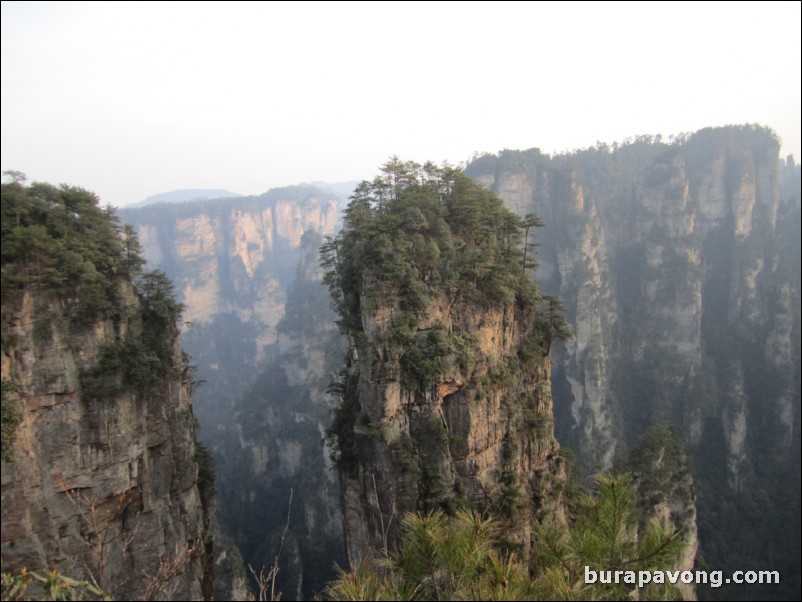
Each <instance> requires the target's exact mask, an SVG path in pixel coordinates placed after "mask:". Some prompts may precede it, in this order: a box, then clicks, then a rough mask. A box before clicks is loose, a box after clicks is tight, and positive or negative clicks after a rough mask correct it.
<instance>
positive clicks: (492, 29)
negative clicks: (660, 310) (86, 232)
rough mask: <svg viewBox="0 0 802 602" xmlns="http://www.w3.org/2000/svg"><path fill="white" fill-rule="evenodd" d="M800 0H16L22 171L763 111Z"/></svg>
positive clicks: (333, 157) (9, 15) (781, 105)
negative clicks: (679, 0)
mask: <svg viewBox="0 0 802 602" xmlns="http://www.w3.org/2000/svg"><path fill="white" fill-rule="evenodd" d="M800 6H801V4H800V2H755V3H752V2H713V3H703V2H691V3H673V2H649V3H635V2H622V3H618V2H611V3H596V2H594V3H588V4H585V3H572V2H557V3H548V2H532V3H529V2H520V1H518V2H444V3H436V2H423V3H412V2H403V3H396V2H354V3H351V2H343V3H335V2H325V3H317V2H309V3H306V2H293V3H284V2H264V3H263V2H242V3H240V2H176V3H172V2H154V3H148V2H6V1H5V0H4V1H3V2H2V20H1V23H2V37H1V38H0V43H1V44H2V55H1V56H2V86H1V87H0V90H1V91H2V127H1V128H0V136H1V137H2V157H0V167H2V170H9V169H13V170H18V171H22V172H24V173H25V174H27V176H28V178H29V179H30V180H35V181H43V182H51V183H54V184H57V183H67V184H72V185H76V186H81V187H83V188H86V189H88V190H91V191H93V192H95V193H97V194H98V196H99V197H100V198H101V201H102V202H103V203H104V204H105V203H111V204H113V205H116V206H122V205H125V204H127V203H131V202H136V201H140V200H142V199H144V198H145V197H147V196H150V195H153V194H157V193H160V192H167V191H171V190H176V189H182V188H225V189H228V190H231V191H233V192H237V193H240V194H259V193H262V192H264V191H266V190H268V189H269V188H272V187H276V186H286V185H291V184H297V183H301V182H310V181H315V180H322V181H328V182H340V181H348V180H362V179H372V177H373V176H374V175H375V173H376V172H377V168H378V166H379V165H381V164H382V163H383V162H384V161H386V160H387V159H388V158H389V157H390V156H392V155H398V156H399V157H401V158H402V159H411V160H416V161H426V160H433V161H435V162H441V161H449V162H450V163H452V164H459V163H461V162H464V161H467V160H469V159H470V158H471V157H472V156H473V155H474V154H475V153H477V152H479V153H483V152H497V151H499V150H502V149H505V148H509V149H526V148H532V147H538V148H540V149H541V150H542V151H544V152H549V153H559V152H565V151H570V150H574V149H577V148H585V147H588V146H593V145H595V144H596V142H597V141H600V142H606V143H612V142H616V141H618V142H620V141H622V140H624V139H626V138H627V137H632V136H636V135H640V134H653V135H656V134H662V135H663V136H664V137H668V136H670V135H674V134H678V133H682V132H692V131H695V130H698V129H700V128H703V127H707V126H717V125H727V124H733V123H759V124H761V125H767V126H769V127H771V128H773V129H774V130H775V132H777V134H778V135H779V136H780V138H781V140H782V141H783V148H782V151H781V153H782V156H785V155H787V154H793V155H795V158H796V160H797V161H799V159H800V156H802V155H801V154H800V137H801V136H800V129H802V126H800V115H801V114H802V102H801V101H800V97H801V94H800V88H801V87H802V86H801V84H800V73H802V68H801V67H800V55H801V54H802V53H801V52H800V49H801V48H802V40H801V39H800V23H801V22H802V17H801V16H800Z"/></svg>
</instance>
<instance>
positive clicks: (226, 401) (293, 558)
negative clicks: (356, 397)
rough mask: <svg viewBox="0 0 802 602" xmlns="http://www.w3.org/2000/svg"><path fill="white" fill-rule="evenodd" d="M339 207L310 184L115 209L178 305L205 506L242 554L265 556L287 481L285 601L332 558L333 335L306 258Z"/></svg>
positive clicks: (322, 577) (338, 554)
mask: <svg viewBox="0 0 802 602" xmlns="http://www.w3.org/2000/svg"><path fill="white" fill-rule="evenodd" d="M339 213H340V202H339V200H338V199H337V198H336V197H334V196H332V195H331V194H327V193H323V192H321V191H320V190H318V189H316V188H312V187H308V186H297V187H289V188H282V189H275V190H271V191H270V192H268V193H266V194H264V195H261V196H259V197H248V198H236V199H216V200H211V201H204V202H190V203H185V204H181V205H156V206H149V207H145V208H142V209H139V210H136V211H123V212H122V217H123V219H125V220H126V221H127V222H129V223H131V224H133V225H134V226H135V227H136V229H137V231H138V233H139V236H140V240H141V242H142V245H143V249H144V255H145V257H146V258H147V259H148V263H149V266H150V267H158V268H161V269H163V270H165V271H166V272H167V273H168V274H169V275H170V276H171V277H172V278H173V280H174V281H175V282H176V285H177V288H178V291H179V297H180V298H181V300H182V301H183V302H184V303H185V304H186V306H187V309H186V311H185V313H184V315H185V318H186V319H187V320H188V321H189V322H191V324H189V325H185V328H184V332H183V333H182V344H183V345H184V347H185V348H186V349H187V351H188V352H189V353H190V354H191V356H192V359H193V362H194V363H195V364H196V365H197V378H198V379H199V380H202V381H204V382H203V386H201V387H200V388H199V389H198V390H197V392H195V393H194V394H193V401H194V403H195V408H196V413H197V416H198V419H199V422H200V424H201V426H202V430H201V436H202V438H203V440H204V442H205V443H206V444H207V445H208V446H209V447H210V448H212V450H213V451H214V454H215V459H216V464H217V475H218V476H217V479H218V487H217V491H218V493H217V501H218V503H217V514H218V518H219V521H220V525H221V526H222V528H223V530H224V531H225V532H226V533H228V534H230V536H231V538H232V539H233V541H234V542H235V543H236V546H237V547H238V549H239V550H240V552H241V553H242V555H243V558H244V561H245V564H246V565H247V564H251V565H252V566H254V567H256V568H258V567H262V566H267V567H269V566H270V565H272V563H273V558H274V557H275V555H276V553H277V552H278V550H279V546H280V540H281V535H282V532H283V530H284V527H285V525H286V523H287V516H288V504H289V503H290V492H291V491H292V492H293V498H292V499H293V501H292V507H291V508H289V514H290V528H289V530H288V533H287V537H286V540H285V544H284V545H285V548H284V553H283V554H282V558H281V562H282V566H281V571H280V572H279V577H278V583H277V588H278V591H281V592H283V593H284V596H285V598H288V599H304V598H311V597H312V596H313V595H315V594H317V593H319V592H320V591H321V590H322V588H323V585H324V584H325V582H326V580H328V579H330V578H332V577H333V574H332V567H333V564H334V562H335V561H336V562H339V563H340V564H342V563H343V558H342V556H343V554H342V549H343V548H342V528H341V519H340V514H339V503H338V498H339V490H338V486H337V483H336V473H335V472H333V471H332V470H331V464H330V461H329V458H328V455H329V454H328V450H327V448H326V447H325V445H324V443H323V440H324V433H325V428H326V425H327V424H328V421H329V420H330V404H331V399H330V397H329V396H328V395H327V394H326V392H325V391H326V388H327V386H328V384H329V383H330V382H331V380H332V379H333V378H334V374H336V370H337V368H336V367H333V363H334V358H337V361H339V358H338V357H337V356H338V355H339V352H338V351H337V350H338V342H337V341H338V340H339V335H338V334H337V332H336V327H335V325H334V319H333V315H332V314H331V311H330V309H329V299H328V295H327V293H326V291H325V288H324V287H322V285H321V284H320V274H319V273H318V268H317V246H319V244H320V240H321V239H320V237H321V236H325V235H328V234H333V233H334V230H335V229H336V227H337V223H338V219H339ZM310 230H312V231H314V232H316V233H317V234H314V233H313V232H309V231H310ZM305 233H306V234H305ZM304 240H305V241H306V243H304V242H303V241H304Z"/></svg>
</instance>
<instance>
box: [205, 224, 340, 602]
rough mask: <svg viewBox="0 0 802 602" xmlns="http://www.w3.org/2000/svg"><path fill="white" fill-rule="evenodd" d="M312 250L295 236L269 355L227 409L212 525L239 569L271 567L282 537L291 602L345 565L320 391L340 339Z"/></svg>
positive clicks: (325, 403)
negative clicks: (231, 544)
mask: <svg viewBox="0 0 802 602" xmlns="http://www.w3.org/2000/svg"><path fill="white" fill-rule="evenodd" d="M321 243H322V238H321V236H320V235H319V234H317V233H315V232H313V231H308V232H306V233H305V234H304V235H303V237H302V241H301V260H300V262H299V265H298V269H297V270H296V277H295V280H294V281H293V282H292V284H290V286H289V288H288V290H287V304H286V311H285V314H284V316H283V317H282V319H281V321H280V322H279V323H278V326H277V330H278V333H279V334H278V343H277V345H276V347H277V349H276V351H275V353H274V357H273V359H271V360H270V361H269V362H268V363H267V365H266V366H265V367H264V369H263V370H262V372H261V374H260V375H259V376H258V377H257V378H256V380H255V382H254V383H253V384H252V386H251V387H249V389H248V391H246V393H245V394H244V395H243V396H242V398H241V399H240V400H238V401H237V403H236V404H235V407H234V416H233V422H234V426H233V427H232V430H233V431H234V432H235V433H236V435H237V436H236V439H235V440H233V438H232V441H230V442H229V444H228V446H227V447H226V448H225V454H226V455H227V456H229V459H228V460H227V462H226V466H227V469H226V472H225V474H220V475H219V476H218V483H219V487H218V490H219V494H218V499H219V506H218V507H219V511H220V512H219V514H220V517H221V521H222V522H223V523H224V524H225V525H226V526H227V527H228V529H229V531H230V532H231V534H232V535H233V537H234V539H235V541H236V542H237V545H238V547H239V549H240V550H241V552H242V554H243V556H244V557H245V561H246V563H248V564H250V565H252V566H270V565H271V564H272V562H273V558H274V557H275V555H276V553H277V552H278V550H279V548H280V547H281V540H282V536H283V538H284V546H283V550H284V551H283V553H282V558H281V559H280V560H281V570H280V572H279V576H278V579H277V586H276V587H277V591H281V592H282V593H283V596H284V598H287V599H295V600H309V599H312V598H313V597H314V596H315V595H316V594H319V593H320V592H321V591H323V587H324V586H325V584H326V582H327V581H329V580H332V579H334V578H335V573H334V565H335V563H337V564H338V565H340V566H344V565H345V557H344V553H343V552H344V547H343V531H342V516H341V514H340V504H339V483H338V481H337V472H336V470H335V469H334V466H333V464H332V462H331V460H330V458H329V455H330V449H329V447H328V446H327V445H326V441H325V432H326V428H327V427H328V425H329V423H330V422H331V411H332V404H333V400H332V398H331V396H330V395H329V394H328V393H327V389H328V387H329V384H330V383H331V381H332V379H333V378H334V377H335V375H336V372H337V366H338V364H339V362H340V360H341V357H342V353H343V350H344V345H343V343H344V340H343V337H342V335H341V334H340V333H339V332H338V330H337V327H336V325H335V323H334V315H333V313H332V312H331V309H330V298H329V295H328V291H327V290H326V288H325V287H324V286H323V285H322V283H321V282H320V278H321V273H320V268H319V266H318V247H319V246H320V244H321ZM288 521H289V522H288ZM285 529H286V533H285Z"/></svg>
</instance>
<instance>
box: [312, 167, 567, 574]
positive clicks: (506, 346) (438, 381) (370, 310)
mask: <svg viewBox="0 0 802 602" xmlns="http://www.w3.org/2000/svg"><path fill="white" fill-rule="evenodd" d="M383 173H384V176H382V177H380V178H377V179H376V180H374V182H372V183H371V184H367V183H365V185H363V187H362V188H358V189H357V195H356V196H355V197H354V198H353V200H352V202H351V204H350V205H349V207H348V209H347V210H346V214H345V215H346V218H345V226H344V228H343V231H342V233H341V234H340V235H339V236H338V237H337V239H336V240H335V241H333V242H332V243H331V244H330V245H327V246H326V247H324V251H323V261H324V263H325V264H326V265H327V266H328V267H329V268H330V271H329V272H328V274H327V276H326V281H327V283H328V284H329V285H330V287H331V290H332V293H333V295H334V299H335V304H336V305H337V307H338V310H339V313H340V324H341V326H342V327H343V328H344V329H345V331H346V333H347V335H348V337H349V341H350V350H349V353H348V356H347V367H346V369H345V370H344V372H343V373H342V374H341V380H340V383H339V393H340V395H341V398H342V404H341V406H340V407H339V408H338V411H337V414H336V416H335V418H334V424H333V426H332V429H331V432H332V434H333V435H334V439H335V444H336V449H337V454H338V455H337V460H338V466H339V468H340V480H341V485H342V512H343V518H344V524H345V538H346V546H347V550H348V553H349V561H350V562H351V564H352V566H355V565H357V564H358V563H359V562H360V560H361V559H362V558H364V557H366V556H374V555H377V554H379V553H380V552H381V551H382V550H385V551H386V550H387V549H388V548H390V547H392V545H393V544H394V543H395V542H397V541H398V537H399V534H398V526H399V523H400V520H399V519H400V517H401V516H402V515H403V513H405V512H408V511H416V510H428V509H433V508H438V507H439V508H443V509H444V510H446V511H447V512H453V511H454V510H456V509H457V508H459V507H460V506H464V505H468V506H472V507H475V508H479V509H487V510H490V511H492V512H493V513H494V514H495V515H496V516H498V517H499V518H500V519H501V520H504V521H506V522H507V524H508V525H509V527H510V528H509V530H508V532H507V533H508V539H509V541H510V542H511V543H515V544H519V545H521V546H522V548H523V549H524V550H528V547H529V545H530V543H531V535H532V524H533V521H536V520H538V519H540V518H543V517H545V516H551V517H553V518H558V519H559V518H561V517H562V514H563V497H562V490H563V486H564V481H565V474H564V466H563V463H562V459H561V458H560V456H559V446H558V444H557V442H556V440H555V438H554V434H553V418H552V399H551V386H550V380H549V359H548V353H549V348H550V343H551V340H552V334H553V333H552V331H551V330H550V328H551V326H554V325H555V324H550V325H547V319H546V317H545V312H544V311H543V308H542V306H541V305H540V302H541V301H542V298H541V297H540V294H539V291H538V289H537V287H536V285H535V284H534V282H532V281H531V280H530V278H529V276H526V275H525V274H523V273H522V270H523V262H524V253H523V251H522V249H523V247H524V246H525V245H524V241H523V240H522V238H523V232H522V224H521V221H520V220H518V219H517V218H515V216H514V215H512V214H511V213H510V212H508V211H506V210H505V209H504V208H503V207H502V206H501V203H500V201H499V200H498V199H497V198H496V197H495V196H493V195H490V194H488V193H487V192H486V191H483V190H481V188H479V187H478V186H476V185H475V184H474V183H472V182H470V180H468V179H467V178H465V177H464V176H463V175H462V174H461V173H460V172H456V171H454V170H450V169H448V168H443V169H442V170H439V169H438V168H435V167H433V166H431V165H426V166H424V167H423V168H421V167H420V166H418V165H416V164H414V163H412V164H404V163H400V162H392V163H390V164H388V165H386V166H385V167H384V168H383ZM529 242H531V240H530V241H529Z"/></svg>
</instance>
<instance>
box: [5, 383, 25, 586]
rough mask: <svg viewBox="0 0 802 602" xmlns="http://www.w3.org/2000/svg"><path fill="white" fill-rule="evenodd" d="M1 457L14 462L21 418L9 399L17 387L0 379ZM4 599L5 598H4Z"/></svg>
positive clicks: (14, 404) (13, 402) (15, 392)
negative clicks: (1, 408)
mask: <svg viewBox="0 0 802 602" xmlns="http://www.w3.org/2000/svg"><path fill="white" fill-rule="evenodd" d="M2 387H3V388H2V404H3V414H2V429H3V433H2V436H3V438H2V440H0V445H2V455H3V461H4V462H13V461H14V443H15V441H16V438H17V427H18V426H19V423H20V421H21V420H22V417H21V416H20V413H19V410H17V404H16V402H15V400H13V399H12V398H11V396H12V395H15V394H17V393H19V386H17V384H16V383H14V382H13V381H11V380H8V379H5V378H4V379H2ZM4 599H5V598H4Z"/></svg>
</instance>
